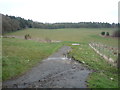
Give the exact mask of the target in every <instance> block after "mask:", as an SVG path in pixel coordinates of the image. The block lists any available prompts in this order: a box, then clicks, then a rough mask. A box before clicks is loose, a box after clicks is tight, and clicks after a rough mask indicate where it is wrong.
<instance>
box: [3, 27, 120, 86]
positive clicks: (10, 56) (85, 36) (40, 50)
mask: <svg viewBox="0 0 120 90" xmlns="http://www.w3.org/2000/svg"><path fill="white" fill-rule="evenodd" d="M114 30H115V29H110V28H100V29H92V28H80V29H74V28H67V29H26V30H20V31H17V32H13V33H7V34H5V35H7V36H8V35H12V36H20V37H24V35H26V34H30V35H31V37H32V38H39V39H45V38H49V39H51V40H61V41H63V42H62V43H56V44H55V43H53V44H49V43H39V42H34V41H30V40H23V39H14V38H11V39H10V38H4V39H3V75H4V76H3V80H6V79H9V78H10V77H13V76H16V75H18V74H19V73H22V72H25V71H26V70H27V69H28V67H32V66H33V65H35V64H36V63H37V62H38V61H40V60H42V59H43V58H45V57H47V56H49V55H50V54H51V53H53V52H55V51H56V50H57V49H58V48H59V47H61V46H62V45H63V44H65V45H70V46H71V44H72V43H73V42H77V43H80V46H71V47H72V48H73V50H72V52H70V55H71V56H73V57H74V58H75V59H76V60H78V61H81V62H85V64H86V65H87V66H88V67H89V68H91V69H93V70H94V72H93V73H92V74H91V75H90V77H89V78H88V86H89V87H91V88H115V87H118V77H117V76H118V74H117V68H116V67H113V66H111V65H110V64H108V63H107V62H106V61H105V60H104V59H103V58H102V57H100V56H99V55H98V54H96V53H95V52H94V51H93V49H92V48H90V47H89V45H88V44H89V43H90V42H98V43H102V44H104V45H107V46H110V47H115V48H117V47H118V40H117V39H116V38H110V37H101V36H100V33H101V32H102V31H106V32H109V33H110V34H112V33H113V31H114ZM33 53H35V55H33ZM18 63H21V64H20V65H18ZM14 65H15V66H14ZM11 66H12V68H9V67H11ZM23 66H25V67H23ZM15 68H17V69H20V71H21V72H19V71H18V70H17V69H16V72H13V71H14V69H15ZM24 68H25V70H23V69H24Z"/></svg>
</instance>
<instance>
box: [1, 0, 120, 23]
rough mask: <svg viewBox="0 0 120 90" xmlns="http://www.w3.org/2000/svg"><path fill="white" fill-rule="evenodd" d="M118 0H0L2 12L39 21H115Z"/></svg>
mask: <svg viewBox="0 0 120 90" xmlns="http://www.w3.org/2000/svg"><path fill="white" fill-rule="evenodd" d="M117 9H118V0H116V1H115V0H1V1H0V10H1V13H3V14H8V15H15V16H21V17H23V18H26V19H33V20H35V21H41V22H81V21H96V22H99V21H100V22H111V23H112V22H117V19H118V18H117V17H118V10H117Z"/></svg>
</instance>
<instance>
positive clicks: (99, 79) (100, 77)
mask: <svg viewBox="0 0 120 90" xmlns="http://www.w3.org/2000/svg"><path fill="white" fill-rule="evenodd" d="M71 47H72V49H73V50H72V52H70V56H73V57H74V58H75V59H76V60H78V61H80V62H85V66H87V67H88V68H90V69H92V70H93V71H94V72H93V73H92V74H91V75H90V76H89V78H88V86H89V87H90V88H118V70H117V68H116V67H113V66H111V65H110V64H108V63H107V62H106V61H105V60H104V59H103V58H102V57H100V56H99V55H98V54H96V53H95V51H94V50H93V49H92V48H90V47H89V45H88V44H85V43H81V45H80V46H71ZM110 78H113V80H111V79H110Z"/></svg>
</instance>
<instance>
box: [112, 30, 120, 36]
mask: <svg viewBox="0 0 120 90" xmlns="http://www.w3.org/2000/svg"><path fill="white" fill-rule="evenodd" d="M112 36H113V37H120V30H116V31H114V33H113V35H112Z"/></svg>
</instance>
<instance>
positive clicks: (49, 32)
mask: <svg viewBox="0 0 120 90" xmlns="http://www.w3.org/2000/svg"><path fill="white" fill-rule="evenodd" d="M114 30H115V29H111V28H98V29H96V28H78V29H76V28H66V29H25V30H20V31H17V32H13V33H7V34H6V35H13V36H21V37H24V35H26V34H30V35H31V37H32V38H39V39H45V38H49V39H51V40H62V41H76V42H84V43H89V42H100V43H103V44H107V45H111V46H114V47H117V45H118V44H117V43H118V42H117V40H116V39H115V38H107V37H106V38H104V37H101V36H100V34H101V32H102V31H106V32H109V33H110V35H111V34H112V33H113V31H114Z"/></svg>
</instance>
